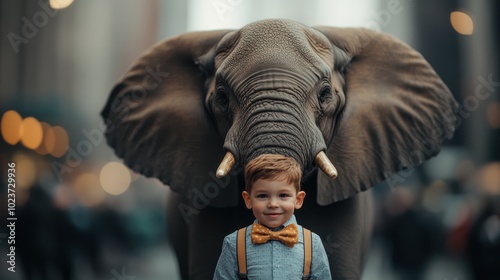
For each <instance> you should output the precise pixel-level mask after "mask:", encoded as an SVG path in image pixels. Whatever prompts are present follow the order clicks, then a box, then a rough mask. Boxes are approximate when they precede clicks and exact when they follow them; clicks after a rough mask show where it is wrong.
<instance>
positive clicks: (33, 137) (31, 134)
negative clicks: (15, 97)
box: [21, 117, 43, 150]
mask: <svg viewBox="0 0 500 280" xmlns="http://www.w3.org/2000/svg"><path fill="white" fill-rule="evenodd" d="M42 139H43V128H42V125H41V124H40V122H39V121H38V120H37V119H35V118H33V117H27V118H25V119H24V120H23V122H22V123H21V143H22V144H23V145H24V146H25V147H26V148H28V149H32V150H34V149H36V148H38V146H39V145H40V144H41V143H42Z"/></svg>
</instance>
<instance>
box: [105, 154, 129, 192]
mask: <svg viewBox="0 0 500 280" xmlns="http://www.w3.org/2000/svg"><path fill="white" fill-rule="evenodd" d="M99 178H100V181H101V186H102V188H103V189H104V190H105V191H106V192H107V193H109V194H112V195H120V194H122V193H124V192H125V191H126V190H127V189H128V188H129V186H130V182H131V181H132V176H131V175H130V171H129V170H128V168H127V167H125V166H124V165H123V164H121V163H119V162H110V163H108V164H106V165H105V166H104V167H103V168H102V169H101V174H100V176H99Z"/></svg>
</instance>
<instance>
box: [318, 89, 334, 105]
mask: <svg viewBox="0 0 500 280" xmlns="http://www.w3.org/2000/svg"><path fill="white" fill-rule="evenodd" d="M331 97H332V88H331V87H330V86H325V87H323V88H322V89H321V90H320V92H319V94H318V101H319V103H320V104H323V103H325V101H327V100H328V99H329V98H331Z"/></svg>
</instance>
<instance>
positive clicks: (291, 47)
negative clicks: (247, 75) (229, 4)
mask: <svg viewBox="0 0 500 280" xmlns="http://www.w3.org/2000/svg"><path fill="white" fill-rule="evenodd" d="M234 51H235V54H236V55H238V54H240V55H244V56H252V58H253V59H254V60H259V58H260V59H262V60H270V59H273V58H279V59H283V58H285V57H286V58H287V61H289V62H293V60H300V61H301V62H304V58H305V60H306V61H311V62H316V60H319V57H318V56H316V55H315V53H314V52H313V50H312V48H311V45H310V42H309V40H308V37H307V36H305V33H304V26H302V25H300V24H298V23H296V22H293V21H286V20H264V21H258V22H255V23H252V24H249V25H247V26H245V27H243V28H242V29H241V31H240V39H239V40H238V44H237V46H236V48H235V50H234ZM238 56H239V55H238Z"/></svg>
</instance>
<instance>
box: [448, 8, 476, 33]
mask: <svg viewBox="0 0 500 280" xmlns="http://www.w3.org/2000/svg"><path fill="white" fill-rule="evenodd" d="M450 22H451V26H453V29H455V31H457V32H458V33H459V34H462V35H471V34H472V33H473V32H474V22H473V20H472V18H471V17H470V16H469V15H468V14H466V13H464V12H459V11H455V12H452V13H451V14H450Z"/></svg>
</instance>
